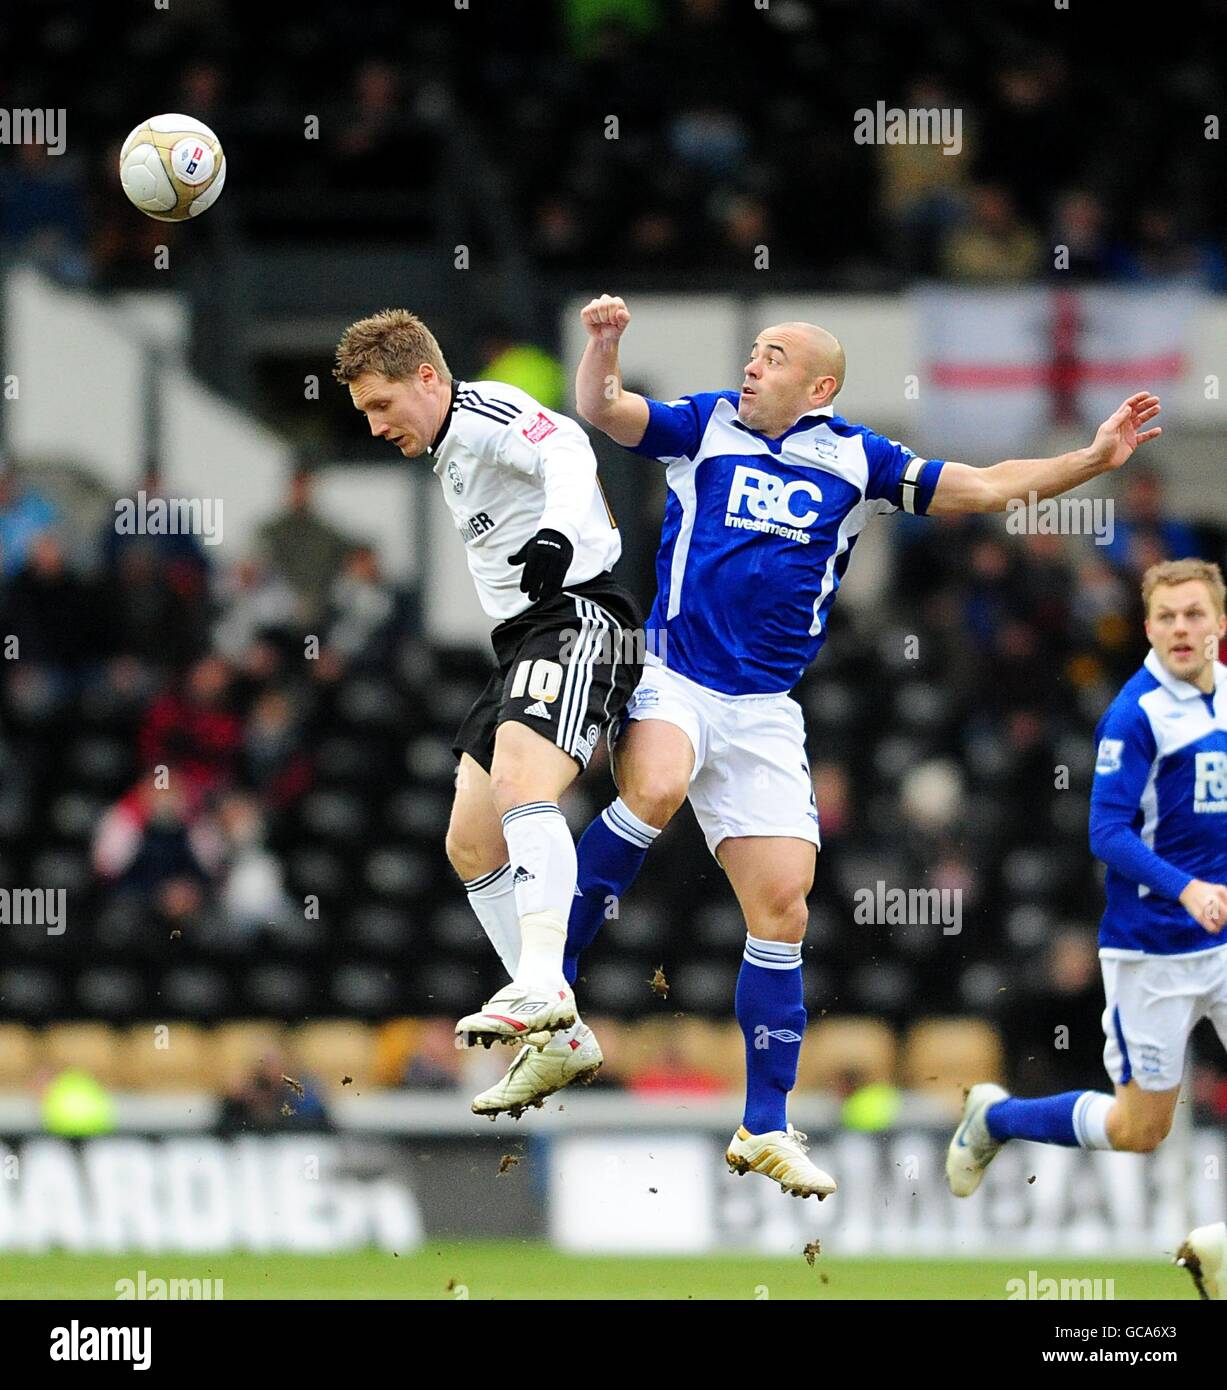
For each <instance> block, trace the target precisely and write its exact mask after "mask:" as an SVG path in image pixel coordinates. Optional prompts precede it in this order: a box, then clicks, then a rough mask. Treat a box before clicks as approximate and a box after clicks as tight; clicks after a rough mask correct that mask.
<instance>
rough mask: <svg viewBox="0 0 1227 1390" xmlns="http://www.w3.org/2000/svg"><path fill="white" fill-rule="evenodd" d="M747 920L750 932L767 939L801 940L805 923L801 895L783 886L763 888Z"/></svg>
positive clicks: (802, 896) (806, 921)
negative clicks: (748, 920) (753, 910)
mask: <svg viewBox="0 0 1227 1390" xmlns="http://www.w3.org/2000/svg"><path fill="white" fill-rule="evenodd" d="M756 908H757V910H756V911H755V912H754V914H753V917H752V919H751V921H750V923H749V925H750V934H751V935H752V936H761V937H762V938H763V939H764V940H767V941H803V940H804V939H805V929H806V927H807V926H808V925H809V907H808V906H807V905H806V902H805V894H804V893H802V892H800V891H799V890H797V889H795V888H790V887H788V886H787V885H779V886H774V885H773V886H772V887H770V888H767V889H765V890H764V891H763V893H762V894H761V895H760V898H759V901H758V903H757V904H756Z"/></svg>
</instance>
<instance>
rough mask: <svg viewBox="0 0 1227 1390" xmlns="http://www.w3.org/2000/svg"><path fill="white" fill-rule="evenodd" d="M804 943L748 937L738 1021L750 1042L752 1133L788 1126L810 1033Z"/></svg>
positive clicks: (747, 1120)
mask: <svg viewBox="0 0 1227 1390" xmlns="http://www.w3.org/2000/svg"><path fill="white" fill-rule="evenodd" d="M804 997H805V996H804V994H803V992H802V988H801V943H800V942H799V941H798V942H796V943H795V944H793V943H790V942H787V941H759V940H758V939H757V937H753V936H747V937H746V949H745V954H744V955H743V956H742V959H741V973H740V974H739V975H738V976H737V1022H738V1023H740V1024H741V1031H742V1034H743V1036H744V1037H745V1040H746V1110H745V1115H744V1117H743V1119H742V1124H744V1125H745V1127H746V1129H748V1130H749V1131H750V1133H751V1134H766V1133H768V1132H769V1131H770V1130H773V1129H786V1128H787V1126H788V1093H789V1091H791V1090H792V1088H793V1087H794V1086H795V1085H796V1084H797V1062H798V1060H799V1059H800V1056H801V1038H802V1036H803V1035H804V1033H805V1017H806V1015H805V1003H804Z"/></svg>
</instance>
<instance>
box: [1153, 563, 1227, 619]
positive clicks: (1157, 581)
mask: <svg viewBox="0 0 1227 1390" xmlns="http://www.w3.org/2000/svg"><path fill="white" fill-rule="evenodd" d="M1191 579H1198V580H1200V581H1201V582H1202V583H1203V584H1204V585H1205V586H1206V588H1207V589H1209V590H1210V597H1211V599H1212V600H1213V602H1214V606H1215V608H1217V609H1218V611H1219V613H1220V614H1221V613H1222V612H1223V608H1224V601H1225V600H1227V584H1224V583H1223V571H1222V570H1221V569H1219V567H1218V566H1217V565H1216V564H1215V563H1214V562H1213V561H1212V560H1197V559H1188V560H1163V561H1161V562H1160V563H1159V564H1157V565H1151V567H1150V568H1149V569H1148V570H1147V571H1146V573H1145V574H1144V575H1143V576H1142V607H1143V608H1144V609H1145V610H1146V614H1147V616H1148V617H1149V615H1150V599H1151V595H1152V594H1153V593H1154V591H1155V590H1156V589H1158V588H1163V587H1166V586H1167V585H1169V584H1187V583H1188V582H1189V581H1190V580H1191Z"/></svg>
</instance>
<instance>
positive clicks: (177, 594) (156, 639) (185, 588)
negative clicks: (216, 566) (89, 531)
mask: <svg viewBox="0 0 1227 1390" xmlns="http://www.w3.org/2000/svg"><path fill="white" fill-rule="evenodd" d="M101 609H102V615H103V623H104V627H105V641H106V645H107V648H108V650H109V651H111V652H112V653H113V654H115V655H117V656H120V657H129V658H135V659H137V660H139V661H141V662H143V663H145V664H147V665H149V666H154V667H170V668H173V669H181V668H182V667H184V666H186V665H187V664H188V663H189V662H191V661H193V660H194V659H195V658H197V657H198V656H200V655H202V653H203V650H204V648H205V646H206V640H207V630H206V620H207V616H208V615H207V609H206V606H205V604H204V603H203V601H202V598H201V595H200V593H199V590H198V588H197V587H196V586H195V585H194V584H184V583H182V582H180V581H179V579H177V578H174V577H172V576H171V575H170V574H168V573H167V568H166V561H165V557H164V554H163V553H162V552H160V551H159V549H158V547H157V545H156V544H155V543H154V538H153V537H152V536H138V537H135V538H134V539H133V541H132V542H131V543H129V544H126V545H124V546H122V547H119V548H117V549H116V550H115V551H114V553H113V555H112V564H111V567H110V568H109V569H108V571H107V572H106V574H105V577H104V579H103V583H102V593H101Z"/></svg>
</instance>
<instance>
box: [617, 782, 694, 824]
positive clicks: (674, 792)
mask: <svg viewBox="0 0 1227 1390" xmlns="http://www.w3.org/2000/svg"><path fill="white" fill-rule="evenodd" d="M688 790H689V783H688V782H687V780H686V779H685V778H678V777H676V776H674V775H673V774H672V773H671V772H669V771H668V769H664V768H645V769H643V770H642V771H641V772H639V773H637V774H636V775H635V776H633V777H631V778H628V779H627V782H626V785H625V786H623V787H621V788H620V789H619V794H620V795H621V797H622V800H623V801H624V802H625V803H626V805H627V806H629V807H630V809H631V811H633V812H634V814H635V815H636V816H638V817H639V819H640V820H641V821H646V822H647V824H648V825H651V826H654V827H655V828H656V829H657V830H663V829H664V828H665V826H666V825H668V824H669V822H670V821H671V820H672V819H673V817H674V815H675V814H676V813H677V810H678V807H680V806H681V804H682V802H683V801H685V800H686V793H687V791H688Z"/></svg>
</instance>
